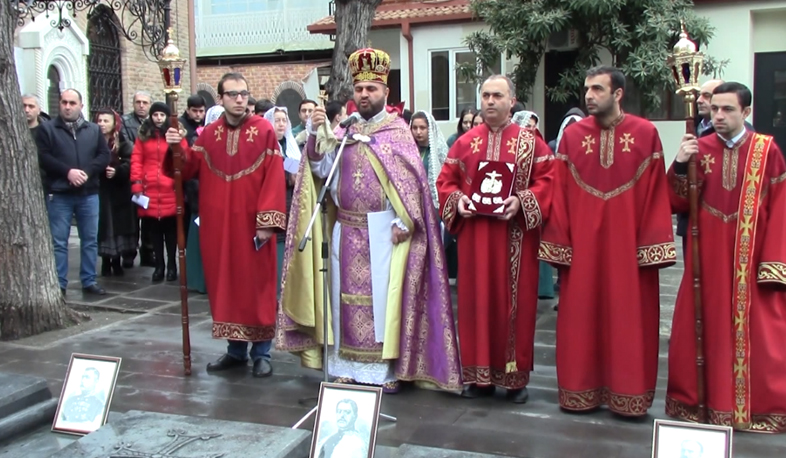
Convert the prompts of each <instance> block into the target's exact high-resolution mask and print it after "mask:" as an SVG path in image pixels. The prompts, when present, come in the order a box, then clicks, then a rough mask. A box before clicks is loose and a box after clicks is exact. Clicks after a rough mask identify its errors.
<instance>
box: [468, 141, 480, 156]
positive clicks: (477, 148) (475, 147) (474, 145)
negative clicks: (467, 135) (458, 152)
mask: <svg viewBox="0 0 786 458" xmlns="http://www.w3.org/2000/svg"><path fill="white" fill-rule="evenodd" d="M482 144H483V140H482V139H481V138H480V137H475V138H473V139H472V143H470V144H469V146H470V147H472V154H475V153H479V152H480V145H482Z"/></svg>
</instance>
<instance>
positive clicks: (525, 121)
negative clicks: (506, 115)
mask: <svg viewBox="0 0 786 458" xmlns="http://www.w3.org/2000/svg"><path fill="white" fill-rule="evenodd" d="M511 122H512V123H514V124H518V125H519V126H521V127H526V128H528V129H534V130H537V128H538V122H539V119H538V115H537V114H535V113H534V112H532V111H527V110H521V111H517V112H516V113H514V114H513V117H512V118H511ZM538 266H539V272H538V299H554V270H553V269H552V267H551V266H550V265H549V264H548V263H545V262H543V261H540V262H539V263H538Z"/></svg>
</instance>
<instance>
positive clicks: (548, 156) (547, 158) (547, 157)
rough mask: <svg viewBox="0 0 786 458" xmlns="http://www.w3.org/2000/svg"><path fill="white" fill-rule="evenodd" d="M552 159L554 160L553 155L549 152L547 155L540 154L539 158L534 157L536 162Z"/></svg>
mask: <svg viewBox="0 0 786 458" xmlns="http://www.w3.org/2000/svg"><path fill="white" fill-rule="evenodd" d="M553 160H554V156H553V155H551V154H549V155H546V156H541V157H539V158H536V159H535V163H536V164H540V163H541V162H547V161H553Z"/></svg>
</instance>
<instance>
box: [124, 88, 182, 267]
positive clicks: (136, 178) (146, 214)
mask: <svg viewBox="0 0 786 458" xmlns="http://www.w3.org/2000/svg"><path fill="white" fill-rule="evenodd" d="M169 116H170V111H169V107H168V106H167V105H166V104H164V103H161V102H156V103H154V104H153V105H152V106H151V107H150V116H149V117H148V118H147V119H146V120H145V121H144V122H143V123H142V125H141V126H140V127H139V135H138V136H137V139H136V143H135V144H134V152H133V153H132V154H131V192H132V193H134V195H136V196H142V195H144V196H146V197H147V198H148V199H150V201H149V203H148V205H147V208H143V207H141V206H140V207H139V209H138V210H137V211H138V212H139V217H140V218H142V224H143V225H145V227H146V230H147V231H149V233H150V237H151V239H152V240H153V251H154V252H155V257H156V270H155V271H154V272H153V281H154V282H159V281H161V280H163V279H164V243H166V252H167V272H166V279H167V281H175V280H177V258H176V255H175V251H176V248H177V223H176V219H175V218H176V217H177V216H176V214H177V208H176V204H175V181H174V180H173V179H172V178H169V177H167V176H165V175H164V174H163V173H161V163H162V162H163V160H164V157H165V156H166V153H167V150H168V149H169V145H168V144H167V142H166V138H165V134H166V130H167V129H168V128H169ZM186 146H187V144H186V141H185V140H183V145H182V147H183V148H186Z"/></svg>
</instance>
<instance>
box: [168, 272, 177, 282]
mask: <svg viewBox="0 0 786 458" xmlns="http://www.w3.org/2000/svg"><path fill="white" fill-rule="evenodd" d="M175 280H177V270H171V269H170V270H169V271H167V273H166V281H175Z"/></svg>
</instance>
